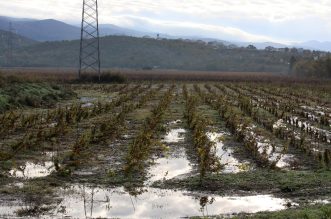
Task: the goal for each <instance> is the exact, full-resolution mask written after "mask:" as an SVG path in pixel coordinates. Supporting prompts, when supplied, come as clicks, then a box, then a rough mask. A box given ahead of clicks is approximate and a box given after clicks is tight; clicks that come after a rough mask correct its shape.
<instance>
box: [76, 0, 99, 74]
mask: <svg viewBox="0 0 331 219" xmlns="http://www.w3.org/2000/svg"><path fill="white" fill-rule="evenodd" d="M98 19H99V14H98V1H97V0H83V13H82V26H81V39H80V54H79V78H80V77H81V75H82V74H83V73H97V74H98V75H99V80H100V74H101V72H100V39H99V20H98Z"/></svg>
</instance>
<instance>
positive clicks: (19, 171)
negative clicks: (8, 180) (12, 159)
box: [9, 161, 55, 179]
mask: <svg viewBox="0 0 331 219" xmlns="http://www.w3.org/2000/svg"><path fill="white" fill-rule="evenodd" d="M54 170H55V167H54V163H53V162H51V161H48V162H42V163H32V162H26V163H25V164H24V165H22V166H19V167H17V168H15V169H12V170H11V171H10V172H9V174H10V175H11V176H12V177H17V178H26V179H32V178H40V177H45V176H48V175H50V174H51V173H52V172H53V171H54Z"/></svg>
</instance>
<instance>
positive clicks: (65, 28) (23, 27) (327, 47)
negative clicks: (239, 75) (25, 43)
mask: <svg viewBox="0 0 331 219" xmlns="http://www.w3.org/2000/svg"><path fill="white" fill-rule="evenodd" d="M9 22H11V23H12V26H13V28H14V29H15V31H16V33H17V34H19V35H22V36H25V37H27V38H30V39H33V40H36V41H41V42H43V41H62V40H77V39H79V38H80V27H79V26H75V25H70V24H67V23H64V22H61V21H58V20H54V19H46V20H35V19H27V18H12V17H4V16H0V30H5V31H8V26H9ZM99 27H100V35H101V36H109V35H115V36H132V37H145V36H149V37H152V38H156V37H157V35H159V37H160V38H164V39H188V40H193V41H204V42H219V43H222V44H224V45H232V46H237V47H247V46H248V45H254V46H255V47H256V48H258V49H265V48H266V47H270V46H271V47H274V48H284V47H289V48H292V47H296V48H304V49H311V50H321V51H331V42H318V41H309V42H303V43H296V44H289V45H285V44H281V43H277V42H230V41H223V40H221V39H213V38H208V37H198V36H174V35H170V34H167V33H156V32H142V31H138V30H133V29H128V28H123V27H119V26H116V25H113V24H100V25H99Z"/></svg>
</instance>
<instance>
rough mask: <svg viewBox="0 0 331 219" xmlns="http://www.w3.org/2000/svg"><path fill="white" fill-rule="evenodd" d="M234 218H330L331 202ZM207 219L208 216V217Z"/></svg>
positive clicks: (235, 217) (234, 218)
mask: <svg viewBox="0 0 331 219" xmlns="http://www.w3.org/2000/svg"><path fill="white" fill-rule="evenodd" d="M199 218H200V219H205V218H201V217H192V218H191V219H199ZM208 218H215V219H221V218H223V217H221V216H214V217H208ZM232 218H233V219H244V218H249V219H330V218H331V204H328V205H314V206H307V207H303V208H299V209H288V210H284V211H278V212H261V213H257V214H252V215H250V214H240V215H237V216H234V217H232ZM206 219H207V218H206Z"/></svg>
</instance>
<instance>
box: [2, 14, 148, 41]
mask: <svg viewBox="0 0 331 219" xmlns="http://www.w3.org/2000/svg"><path fill="white" fill-rule="evenodd" d="M10 22H11V23H12V27H13V28H14V29H15V32H16V33H17V34H19V35H22V36H25V37H27V38H31V39H33V40H36V41H62V40H76V39H79V38H80V27H78V26H73V25H69V24H66V23H64V22H61V21H58V20H54V19H46V20H33V19H18V18H10V17H1V16H0V30H5V31H8V28H9V23H10ZM100 35H101V36H106V35H126V36H137V37H139V36H141V37H142V36H144V35H146V33H143V32H139V31H135V30H130V29H126V28H121V27H118V26H116V25H112V24H100Z"/></svg>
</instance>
